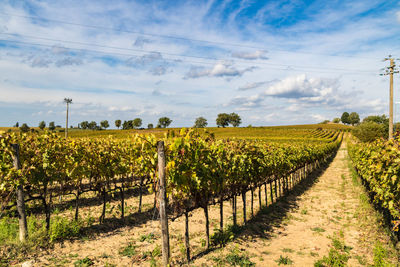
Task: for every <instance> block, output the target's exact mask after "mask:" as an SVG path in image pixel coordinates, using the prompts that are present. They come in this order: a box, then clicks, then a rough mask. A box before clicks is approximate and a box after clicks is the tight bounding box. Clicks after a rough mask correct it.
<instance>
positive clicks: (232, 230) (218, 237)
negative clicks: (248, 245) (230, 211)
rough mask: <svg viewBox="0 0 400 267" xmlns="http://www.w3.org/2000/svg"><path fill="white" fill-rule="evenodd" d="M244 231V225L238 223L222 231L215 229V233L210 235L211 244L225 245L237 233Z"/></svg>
mask: <svg viewBox="0 0 400 267" xmlns="http://www.w3.org/2000/svg"><path fill="white" fill-rule="evenodd" d="M241 231H242V227H240V226H238V225H236V226H235V225H228V227H227V228H226V229H225V230H223V231H221V230H220V229H215V230H214V233H213V234H212V235H211V237H210V242H211V245H213V246H221V247H222V246H225V245H226V244H227V243H228V242H230V241H232V240H233V239H234V238H235V236H236V235H238V234H239V233H240V232H241Z"/></svg>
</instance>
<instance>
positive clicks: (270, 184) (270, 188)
mask: <svg viewBox="0 0 400 267" xmlns="http://www.w3.org/2000/svg"><path fill="white" fill-rule="evenodd" d="M269 191H270V193H271V204H272V203H274V192H273V190H272V181H271V182H270V183H269Z"/></svg>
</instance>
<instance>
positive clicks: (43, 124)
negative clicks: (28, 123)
mask: <svg viewBox="0 0 400 267" xmlns="http://www.w3.org/2000/svg"><path fill="white" fill-rule="evenodd" d="M39 128H40V130H43V129H44V128H46V123H45V122H44V121H41V122H39Z"/></svg>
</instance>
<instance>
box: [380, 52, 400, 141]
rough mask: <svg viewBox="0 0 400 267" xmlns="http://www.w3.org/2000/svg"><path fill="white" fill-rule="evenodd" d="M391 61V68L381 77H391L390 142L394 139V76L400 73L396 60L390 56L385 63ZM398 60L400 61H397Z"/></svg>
mask: <svg viewBox="0 0 400 267" xmlns="http://www.w3.org/2000/svg"><path fill="white" fill-rule="evenodd" d="M388 60H389V61H390V66H389V67H387V68H386V72H385V73H384V74H381V75H390V96H389V140H390V139H393V74H395V73H399V71H398V70H397V69H396V63H395V61H394V58H393V57H392V56H391V55H389V56H388V57H387V58H385V59H384V60H383V61H388ZM397 60H398V59H397Z"/></svg>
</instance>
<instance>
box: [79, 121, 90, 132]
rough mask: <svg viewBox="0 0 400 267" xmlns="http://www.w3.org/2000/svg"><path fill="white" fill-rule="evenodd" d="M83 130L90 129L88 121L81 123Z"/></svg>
mask: <svg viewBox="0 0 400 267" xmlns="http://www.w3.org/2000/svg"><path fill="white" fill-rule="evenodd" d="M81 128H82V129H83V130H86V129H88V128H89V122H88V121H82V122H81Z"/></svg>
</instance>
